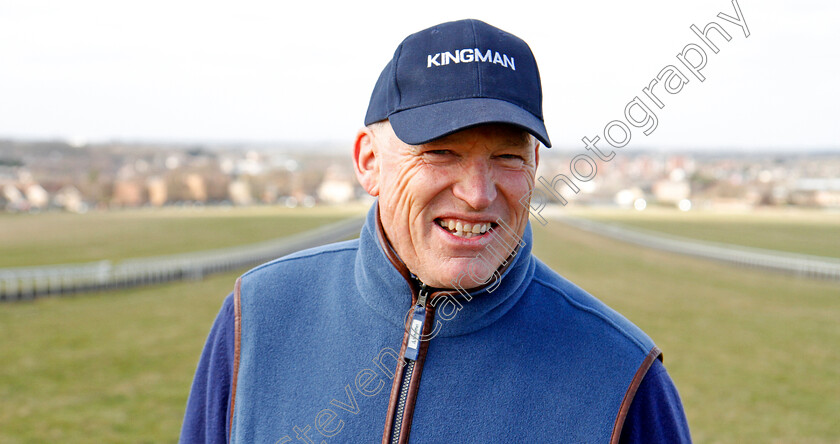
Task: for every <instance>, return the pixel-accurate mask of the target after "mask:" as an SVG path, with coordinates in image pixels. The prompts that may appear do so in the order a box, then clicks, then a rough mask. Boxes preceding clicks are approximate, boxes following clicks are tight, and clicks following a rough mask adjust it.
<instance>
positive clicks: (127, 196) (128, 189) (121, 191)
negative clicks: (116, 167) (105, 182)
mask: <svg viewBox="0 0 840 444" xmlns="http://www.w3.org/2000/svg"><path fill="white" fill-rule="evenodd" d="M111 203H113V204H114V205H117V206H122V207H138V206H140V205H142V204H143V186H142V185H141V184H139V183H137V182H136V181H134V180H117V181H116V182H114V193H113V198H112V199H111Z"/></svg>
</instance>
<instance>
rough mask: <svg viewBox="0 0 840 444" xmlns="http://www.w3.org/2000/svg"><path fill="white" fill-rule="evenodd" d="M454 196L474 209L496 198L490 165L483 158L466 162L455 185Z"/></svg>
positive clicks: (487, 205) (494, 182)
mask: <svg viewBox="0 0 840 444" xmlns="http://www.w3.org/2000/svg"><path fill="white" fill-rule="evenodd" d="M453 193H454V194H455V197H457V198H458V199H461V200H463V201H464V202H466V203H467V205H469V206H470V207H472V208H473V209H476V210H483V209H485V208H487V207H489V206H490V204H492V203H493V201H494V200H495V199H496V180H495V178H494V177H493V174H492V171H491V168H490V166H489V165H488V164H487V162H486V161H484V160H474V161H469V162H467V163H466V165H465V167H464V168H463V170H462V171H461V177H459V178H458V179H457V180H456V182H455V186H454V187H453Z"/></svg>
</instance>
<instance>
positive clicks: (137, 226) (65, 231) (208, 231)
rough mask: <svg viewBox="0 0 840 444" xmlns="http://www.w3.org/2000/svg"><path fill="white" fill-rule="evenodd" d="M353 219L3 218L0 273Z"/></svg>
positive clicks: (233, 241)
mask: <svg viewBox="0 0 840 444" xmlns="http://www.w3.org/2000/svg"><path fill="white" fill-rule="evenodd" d="M357 214H363V209H361V208H358V207H351V208H347V209H338V208H285V207H252V208H237V209H232V208H218V207H216V208H213V207H208V208H185V209H175V208H166V209H146V210H126V211H116V212H91V213H87V214H71V213H49V214H2V213H0V268H2V267H17V266H28V265H49V264H60V263H75V262H88V261H97V260H103V259H109V260H119V259H125V258H130V257H145V256H157V255H163V254H173V253H184V252H190V251H197V250H208V249H213V248H222V247H230V246H234V245H242V244H247V243H253V242H259V241H263V240H267V239H273V238H277V237H283V236H286V235H288V234H292V233H295V232H298V231H302V230H306V229H308V228H309V227H313V226H316V225H318V224H322V223H327V222H334V221H338V220H340V219H341V218H344V217H347V216H349V215H357ZM281 221H282V223H281Z"/></svg>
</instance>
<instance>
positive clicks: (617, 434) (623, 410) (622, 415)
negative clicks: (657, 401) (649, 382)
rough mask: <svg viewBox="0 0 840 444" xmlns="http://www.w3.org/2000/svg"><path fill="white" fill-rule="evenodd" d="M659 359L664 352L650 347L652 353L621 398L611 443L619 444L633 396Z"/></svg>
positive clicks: (646, 358) (637, 371) (643, 362)
mask: <svg viewBox="0 0 840 444" xmlns="http://www.w3.org/2000/svg"><path fill="white" fill-rule="evenodd" d="M657 359H659V360H660V361H661V360H662V352H661V351H660V350H659V349H658V348H656V347H653V348H652V349H650V353H648V355H647V356H646V357H645V360H644V361H642V365H640V366H639V368H638V369H637V370H636V374H635V375H633V380H632V381H631V382H630V387H628V388H627V392H625V393H624V399H623V400H621V407H620V408H619V409H618V416H616V418H615V424H614V425H613V431H612V435H610V444H618V440H619V439H621V429H622V428H624V420H625V419H627V412H629V411H630V404H632V403H633V398H635V397H636V391H637V390H639V385H641V384H642V380H643V379H645V375H646V374H647V372H648V370H650V366H652V365H653V361H655V360H657Z"/></svg>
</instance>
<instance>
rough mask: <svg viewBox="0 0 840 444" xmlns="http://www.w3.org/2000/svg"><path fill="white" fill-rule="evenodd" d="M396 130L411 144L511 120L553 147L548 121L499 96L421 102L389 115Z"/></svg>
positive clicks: (402, 138)
mask: <svg viewBox="0 0 840 444" xmlns="http://www.w3.org/2000/svg"><path fill="white" fill-rule="evenodd" d="M388 120H389V121H390V122H391V127H392V128H393V129H394V134H396V135H397V137H399V138H400V140H402V141H403V142H405V143H407V144H409V145H421V144H424V143H427V142H431V141H432V140H435V139H438V138H441V137H443V136H447V135H449V134H452V133H455V132H458V131H461V130H465V129H467V128H471V127H474V126H478V125H483V124H487V123H507V124H511V125H516V126H518V127H521V128H522V129H524V130H526V131H528V132H529V133H531V134H532V135H534V137H536V138H537V139H538V140H539V141H540V142H542V143H543V145H545V146H546V147H547V148H550V147H551V141H550V140H549V139H548V131H546V129H545V123H543V121H542V120H540V119H539V118H537V117H536V116H535V115H533V114H531V113H529V112H528V111H525V110H524V109H522V108H520V107H518V106H517V105H514V104H513V103H510V102H506V101H504V100H498V99H487V98H470V99H458V100H450V101H448V102H441V103H435V104H431V105H425V106H419V107H416V108H411V109H407V110H404V111H399V112H396V113H393V114H391V115H390V116H388Z"/></svg>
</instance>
